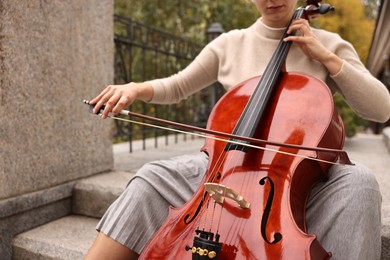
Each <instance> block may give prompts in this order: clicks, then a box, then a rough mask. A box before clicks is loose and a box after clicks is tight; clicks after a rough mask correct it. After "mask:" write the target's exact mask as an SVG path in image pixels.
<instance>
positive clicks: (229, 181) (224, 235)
mask: <svg viewBox="0 0 390 260" xmlns="http://www.w3.org/2000/svg"><path fill="white" fill-rule="evenodd" d="M320 2H321V1H315V0H311V1H309V0H308V1H307V3H308V6H307V7H306V8H298V9H297V10H296V12H295V13H294V15H293V18H292V19H297V18H307V19H308V18H310V17H311V16H314V15H317V14H322V13H326V12H328V11H329V10H331V9H332V7H331V6H329V5H325V4H324V5H321V4H320ZM287 28H288V27H287ZM285 37H287V31H286V33H285V34H284V36H283V37H282V39H283V38H285ZM290 45H291V42H284V41H283V40H281V41H280V43H279V45H278V47H277V49H276V51H275V53H274V55H273V57H272V58H271V61H270V62H269V64H268V66H267V68H266V70H265V71H264V74H263V75H262V76H261V77H255V78H252V79H249V80H247V81H245V82H243V83H241V84H239V85H237V86H236V87H234V88H233V89H232V90H230V91H229V92H228V93H226V94H225V95H224V96H223V97H222V98H221V99H220V100H219V101H218V103H217V104H216V105H215V107H214V109H213V111H212V112H211V114H210V118H209V121H208V124H207V128H208V129H212V130H214V131H218V132H224V133H232V134H233V135H237V136H244V137H249V138H256V139H262V140H272V141H276V142H280V143H285V144H290V145H299V146H309V147H319V148H331V149H340V148H341V147H342V146H343V144H344V139H345V134H344V127H343V123H342V121H341V119H340V116H339V115H338V114H337V112H336V111H335V109H334V104H333V97H332V94H331V93H330V91H329V88H328V87H327V86H326V85H325V84H324V83H323V82H322V81H320V80H318V79H316V78H314V77H310V76H307V75H304V74H301V73H290V72H284V71H283V65H284V63H285V60H286V57H287V54H288V50H289V47H290ZM231 104H233V105H231ZM308 108H310V109H308ZM231 140H232V141H234V142H228V143H227V144H226V143H225V142H222V141H218V140H214V139H207V140H206V142H205V145H204V147H203V148H202V151H204V152H205V153H207V154H208V156H209V164H208V168H207V172H206V173H205V176H204V178H203V180H202V183H201V185H200V187H199V188H198V189H197V191H196V192H195V193H194V195H193V197H192V198H191V199H190V200H189V201H188V202H187V203H185V204H184V205H183V206H182V207H180V208H178V209H173V208H170V210H169V215H168V217H167V220H166V222H165V223H164V225H163V226H162V227H161V228H160V229H159V231H158V232H157V233H156V234H155V236H154V237H153V238H152V239H151V240H150V241H149V243H148V245H147V246H146V247H145V249H144V251H143V252H142V254H141V256H140V259H329V258H330V257H331V254H330V253H328V252H326V251H325V249H324V248H323V247H322V246H321V244H320V243H319V242H318V240H317V239H316V236H315V235H314V234H307V233H306V224H305V209H306V202H307V200H308V196H309V193H310V190H311V187H312V186H313V185H314V184H315V183H316V182H318V181H321V180H324V179H326V173H327V170H328V168H329V164H326V163H323V162H322V161H324V160H326V161H331V162H333V161H336V156H335V155H334V154H332V153H319V152H316V151H315V150H314V151H313V150H302V149H298V148H294V147H285V146H280V147H279V149H278V151H277V152H274V151H270V150H269V149H267V148H273V147H274V145H270V144H267V145H265V147H264V148H265V149H263V150H259V149H252V148H248V146H246V144H247V143H248V141H243V140H241V139H234V138H231ZM291 154H294V155H296V156H291ZM308 157H309V158H316V159H318V160H317V161H316V160H309V159H305V158H308Z"/></svg>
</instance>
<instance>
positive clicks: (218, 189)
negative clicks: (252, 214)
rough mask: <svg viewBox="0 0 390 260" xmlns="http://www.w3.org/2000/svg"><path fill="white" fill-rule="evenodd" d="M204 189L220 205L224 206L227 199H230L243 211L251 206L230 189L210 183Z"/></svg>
mask: <svg viewBox="0 0 390 260" xmlns="http://www.w3.org/2000/svg"><path fill="white" fill-rule="evenodd" d="M204 187H205V189H206V191H207V192H208V193H209V194H210V196H211V197H212V198H213V199H214V201H215V202H216V203H218V204H223V202H224V201H225V198H229V199H232V200H234V201H235V202H237V204H238V205H239V206H240V207H241V208H243V209H249V208H250V205H251V204H250V203H249V202H248V201H246V200H245V199H244V197H242V196H241V195H240V194H239V193H238V192H236V191H235V190H233V189H232V188H230V187H227V186H224V185H221V184H217V183H210V182H206V183H205V184H204Z"/></svg>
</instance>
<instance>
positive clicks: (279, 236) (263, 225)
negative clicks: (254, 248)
mask: <svg viewBox="0 0 390 260" xmlns="http://www.w3.org/2000/svg"><path fill="white" fill-rule="evenodd" d="M267 179H268V182H269V184H270V191H269V195H268V199H267V205H266V206H265V209H264V213H263V217H262V219H261V235H262V237H263V239H264V241H265V242H267V243H268V244H276V243H278V242H279V241H280V240H282V234H280V233H275V235H274V241H272V242H271V241H269V240H268V238H267V234H266V229H267V223H268V219H269V214H270V213H271V207H272V202H273V200H274V193H275V191H274V183H273V181H272V179H271V178H269V177H264V178H262V179H261V180H260V181H259V184H260V185H262V186H264V185H265V181H266V180H267Z"/></svg>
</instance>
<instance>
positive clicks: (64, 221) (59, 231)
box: [12, 215, 98, 260]
mask: <svg viewBox="0 0 390 260" xmlns="http://www.w3.org/2000/svg"><path fill="white" fill-rule="evenodd" d="M97 222H98V219H96V218H89V217H85V216H77V215H71V216H67V217H63V218H61V219H58V220H55V221H53V222H50V223H48V224H45V225H43V226H40V227H38V228H35V229H32V230H30V231H27V232H24V233H22V234H19V235H17V236H16V237H15V238H14V239H13V245H12V250H13V257H12V259H15V260H18V259H23V260H29V259H31V260H36V259H39V260H53V259H63V260H77V259H83V258H84V256H85V254H86V253H87V252H88V249H89V248H90V246H91V245H92V242H93V241H94V239H95V237H96V234H97V231H96V230H95V226H96V224H97Z"/></svg>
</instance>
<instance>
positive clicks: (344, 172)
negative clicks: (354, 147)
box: [330, 163, 381, 201]
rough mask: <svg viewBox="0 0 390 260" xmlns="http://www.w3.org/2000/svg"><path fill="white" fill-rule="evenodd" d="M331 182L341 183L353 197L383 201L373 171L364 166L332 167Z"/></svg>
mask: <svg viewBox="0 0 390 260" xmlns="http://www.w3.org/2000/svg"><path fill="white" fill-rule="evenodd" d="M330 180H331V181H337V182H339V183H341V184H342V185H341V186H342V187H343V188H344V189H345V190H346V191H348V193H350V196H352V197H355V198H361V199H364V198H365V199H367V200H371V201H373V200H378V199H379V201H380V200H381V195H380V190H379V184H378V181H377V179H376V177H375V175H374V174H373V173H372V171H371V170H370V169H368V168H367V167H366V166H365V165H363V164H360V163H356V164H355V165H353V166H336V167H332V169H331V171H330Z"/></svg>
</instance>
